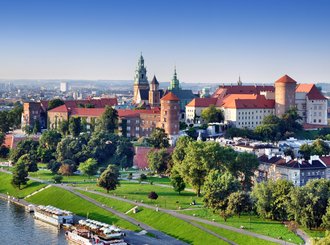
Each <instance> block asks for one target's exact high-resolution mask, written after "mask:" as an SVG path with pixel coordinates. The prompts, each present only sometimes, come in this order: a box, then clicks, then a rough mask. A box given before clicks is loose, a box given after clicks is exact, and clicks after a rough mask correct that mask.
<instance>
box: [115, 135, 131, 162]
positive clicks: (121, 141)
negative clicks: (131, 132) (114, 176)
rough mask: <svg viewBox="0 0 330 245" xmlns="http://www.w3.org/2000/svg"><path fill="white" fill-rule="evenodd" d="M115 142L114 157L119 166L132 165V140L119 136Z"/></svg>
mask: <svg viewBox="0 0 330 245" xmlns="http://www.w3.org/2000/svg"><path fill="white" fill-rule="evenodd" d="M116 143H117V144H116V151H115V157H114V159H115V160H116V162H118V163H119V165H120V167H121V168H129V167H132V166H133V158H134V151H133V144H132V142H131V141H130V140H129V139H127V138H126V137H123V136H119V137H118V140H117V142H116Z"/></svg>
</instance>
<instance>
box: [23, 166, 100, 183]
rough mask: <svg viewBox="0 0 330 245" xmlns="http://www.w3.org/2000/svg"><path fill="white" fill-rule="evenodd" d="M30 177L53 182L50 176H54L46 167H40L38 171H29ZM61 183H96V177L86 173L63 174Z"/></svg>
mask: <svg viewBox="0 0 330 245" xmlns="http://www.w3.org/2000/svg"><path fill="white" fill-rule="evenodd" d="M29 175H30V176H31V177H35V178H38V179H42V180H45V181H49V182H53V179H52V177H53V176H54V175H53V174H52V172H51V171H50V170H48V169H42V170H39V171H38V172H31V173H29ZM62 182H63V183H73V182H74V183H77V182H82V183H96V177H94V176H93V177H91V178H89V177H88V176H87V175H72V176H63V180H62Z"/></svg>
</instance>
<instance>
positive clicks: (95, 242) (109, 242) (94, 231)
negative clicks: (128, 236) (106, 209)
mask: <svg viewBox="0 0 330 245" xmlns="http://www.w3.org/2000/svg"><path fill="white" fill-rule="evenodd" d="M65 236H66V239H67V240H68V241H72V242H74V243H76V244H79V245H127V243H126V242H125V241H124V239H123V237H124V236H125V234H124V233H123V232H122V231H121V230H120V229H119V228H118V227H116V226H113V225H111V226H110V225H108V224H105V223H102V222H99V221H95V220H90V219H87V220H80V221H79V223H78V224H77V225H75V226H72V227H71V228H70V229H69V230H68V231H66V232H65Z"/></svg>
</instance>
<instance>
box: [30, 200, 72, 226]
mask: <svg viewBox="0 0 330 245" xmlns="http://www.w3.org/2000/svg"><path fill="white" fill-rule="evenodd" d="M34 217H35V218H36V219H38V220H41V221H44V222H46V223H49V224H51V225H55V226H58V227H60V226H61V225H63V224H73V214H72V213H71V212H69V211H66V210H61V209H58V208H55V207H53V206H50V205H48V206H42V205H39V206H37V207H35V208H34Z"/></svg>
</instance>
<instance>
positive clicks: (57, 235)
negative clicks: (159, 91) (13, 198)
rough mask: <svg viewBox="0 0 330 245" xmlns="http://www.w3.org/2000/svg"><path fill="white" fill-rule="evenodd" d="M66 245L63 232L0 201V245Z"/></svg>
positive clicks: (14, 206) (18, 207) (22, 209)
mask: <svg viewBox="0 0 330 245" xmlns="http://www.w3.org/2000/svg"><path fill="white" fill-rule="evenodd" d="M16 244H17V245H23V244H24V245H56V244H58V245H66V244H68V243H67V241H66V240H65V236H64V231H63V230H61V231H59V230H58V229H57V228H56V227H54V226H52V225H48V224H46V223H44V222H42V221H39V220H35V219H34V218H33V215H32V214H29V213H27V212H25V209H24V208H23V207H20V206H17V205H15V204H9V203H8V202H7V201H4V200H2V199H0V245H16Z"/></svg>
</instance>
